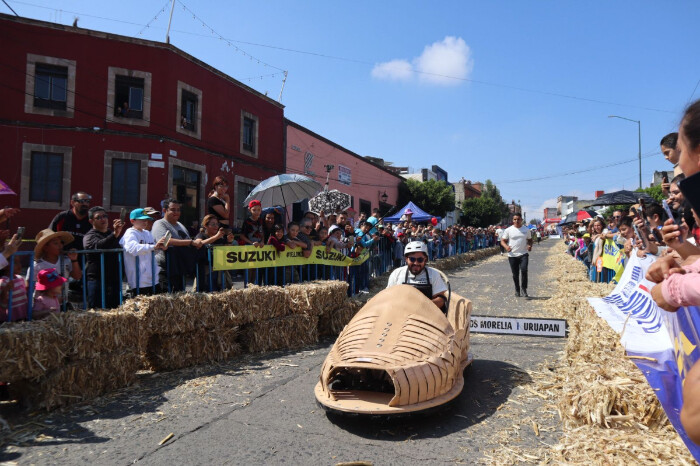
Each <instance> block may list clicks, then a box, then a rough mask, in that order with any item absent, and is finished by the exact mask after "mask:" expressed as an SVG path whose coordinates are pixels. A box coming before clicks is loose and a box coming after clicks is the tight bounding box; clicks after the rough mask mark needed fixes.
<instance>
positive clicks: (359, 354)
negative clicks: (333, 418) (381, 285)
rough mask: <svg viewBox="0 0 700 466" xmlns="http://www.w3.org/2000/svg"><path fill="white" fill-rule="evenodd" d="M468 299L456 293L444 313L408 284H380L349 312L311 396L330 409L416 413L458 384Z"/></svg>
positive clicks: (441, 400) (464, 359)
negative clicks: (350, 316) (377, 290)
mask: <svg viewBox="0 0 700 466" xmlns="http://www.w3.org/2000/svg"><path fill="white" fill-rule="evenodd" d="M471 310H472V304H471V302H470V301H469V300H468V299H465V298H463V297H461V296H459V295H457V294H455V293H450V296H449V298H448V311H447V315H445V314H443V312H442V311H441V310H440V309H439V308H438V307H437V306H435V304H433V302H432V301H431V300H430V299H428V298H427V297H426V296H425V295H423V293H421V292H420V291H418V290H416V289H415V288H414V287H412V286H410V285H398V286H394V287H391V288H387V289H385V290H383V291H381V292H380V293H378V294H377V295H376V296H374V297H373V298H372V299H370V300H369V301H368V302H367V304H365V306H364V307H363V308H362V309H360V311H359V312H358V313H357V314H356V315H355V317H353V319H352V320H351V321H350V322H349V323H348V325H347V326H346V327H345V328H344V329H343V331H342V332H341V334H340V335H339V336H338V339H337V340H336V342H335V344H334V345H333V348H331V351H330V353H329V354H328V356H327V357H326V360H325V362H324V364H323V367H322V369H321V377H320V381H319V382H318V384H317V385H316V388H315V395H316V400H317V401H318V402H319V404H320V405H321V406H322V407H323V408H324V409H326V410H327V411H331V412H338V413H346V414H350V413H354V414H367V415H394V414H408V413H417V412H421V411H425V410H431V409H433V408H437V407H439V406H442V405H444V404H446V403H448V402H450V401H452V400H453V399H455V398H456V397H457V396H458V395H459V394H460V393H461V392H462V389H463V388H464V375H463V372H464V369H465V368H466V367H467V366H468V365H469V364H471V362H472V360H473V358H472V355H471V354H470V353H469V318H470V315H471Z"/></svg>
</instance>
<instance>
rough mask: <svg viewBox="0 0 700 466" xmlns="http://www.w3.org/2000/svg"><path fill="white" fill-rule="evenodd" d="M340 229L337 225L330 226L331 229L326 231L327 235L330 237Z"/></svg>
mask: <svg viewBox="0 0 700 466" xmlns="http://www.w3.org/2000/svg"><path fill="white" fill-rule="evenodd" d="M340 229H341V228H340V227H339V226H338V225H331V227H330V228H329V229H328V234H329V235H332V234H333V233H335V232H336V231H338V230H340Z"/></svg>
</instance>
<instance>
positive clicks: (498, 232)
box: [496, 225, 506, 255]
mask: <svg viewBox="0 0 700 466" xmlns="http://www.w3.org/2000/svg"><path fill="white" fill-rule="evenodd" d="M502 238H503V228H501V226H500V225H498V228H496V239H497V240H498V246H499V247H500V248H501V255H503V253H504V252H505V251H506V250H505V248H504V247H503V245H502V244H501V239H502Z"/></svg>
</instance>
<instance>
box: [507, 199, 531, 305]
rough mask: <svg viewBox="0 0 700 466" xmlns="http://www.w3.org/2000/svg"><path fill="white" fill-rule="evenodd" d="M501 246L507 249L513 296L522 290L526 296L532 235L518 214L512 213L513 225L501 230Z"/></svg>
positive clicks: (518, 294)
mask: <svg viewBox="0 0 700 466" xmlns="http://www.w3.org/2000/svg"><path fill="white" fill-rule="evenodd" d="M501 246H503V248H504V249H505V250H506V251H508V262H510V270H511V272H513V283H515V296H518V297H519V296H521V294H520V292H521V290H522V296H525V297H526V298H527V297H528V295H527V263H528V260H529V257H530V256H529V254H528V253H529V252H530V251H531V250H532V235H530V230H529V229H528V228H527V227H526V226H523V217H522V216H521V215H520V214H518V213H516V214H513V225H512V226H509V227H508V228H506V231H504V232H503V236H502V237H501ZM518 270H520V277H518ZM519 278H520V279H519Z"/></svg>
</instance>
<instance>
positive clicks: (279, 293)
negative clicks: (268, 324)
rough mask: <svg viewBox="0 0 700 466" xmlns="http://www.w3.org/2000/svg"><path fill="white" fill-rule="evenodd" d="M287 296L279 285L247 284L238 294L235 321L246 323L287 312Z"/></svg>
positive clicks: (282, 314)
mask: <svg viewBox="0 0 700 466" xmlns="http://www.w3.org/2000/svg"><path fill="white" fill-rule="evenodd" d="M286 301H287V298H286V294H285V292H284V288H282V287H281V286H257V285H248V287H247V288H246V289H245V290H243V293H242V294H241V296H240V300H239V307H238V313H237V314H236V317H237V319H236V320H237V323H239V324H247V323H250V322H257V321H261V320H268V319H274V318H276V317H282V316H285V315H287V314H288V311H287V302H286Z"/></svg>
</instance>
